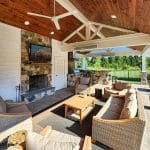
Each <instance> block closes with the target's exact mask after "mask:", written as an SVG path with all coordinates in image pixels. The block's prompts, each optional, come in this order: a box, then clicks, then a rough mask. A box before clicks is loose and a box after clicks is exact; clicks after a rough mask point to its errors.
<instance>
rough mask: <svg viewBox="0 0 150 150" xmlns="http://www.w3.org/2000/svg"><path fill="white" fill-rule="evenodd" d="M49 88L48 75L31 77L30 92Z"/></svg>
mask: <svg viewBox="0 0 150 150" xmlns="http://www.w3.org/2000/svg"><path fill="white" fill-rule="evenodd" d="M47 86H48V78H47V75H45V74H42V75H33V76H30V77H29V91H33V90H37V89H42V88H46V87H47Z"/></svg>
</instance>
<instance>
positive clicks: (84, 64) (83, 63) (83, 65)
mask: <svg viewBox="0 0 150 150" xmlns="http://www.w3.org/2000/svg"><path fill="white" fill-rule="evenodd" d="M82 70H86V57H83V58H82Z"/></svg>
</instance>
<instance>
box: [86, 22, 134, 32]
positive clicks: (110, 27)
mask: <svg viewBox="0 0 150 150" xmlns="http://www.w3.org/2000/svg"><path fill="white" fill-rule="evenodd" d="M89 23H90V24H91V25H92V24H94V25H101V26H102V28H108V29H112V30H117V31H121V32H128V33H136V32H135V31H132V30H128V29H124V28H119V27H114V26H110V25H106V24H102V23H97V22H92V21H90V22H89Z"/></svg>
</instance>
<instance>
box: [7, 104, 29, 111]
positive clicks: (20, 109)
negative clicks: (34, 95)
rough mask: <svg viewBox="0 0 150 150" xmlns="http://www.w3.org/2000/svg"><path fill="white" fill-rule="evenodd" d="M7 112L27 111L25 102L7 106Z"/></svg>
mask: <svg viewBox="0 0 150 150" xmlns="http://www.w3.org/2000/svg"><path fill="white" fill-rule="evenodd" d="M7 112H8V113H22V112H29V110H28V108H27V106H26V105H25V104H22V105H16V106H13V107H9V108H8V110H7Z"/></svg>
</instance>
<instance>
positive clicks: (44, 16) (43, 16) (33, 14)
mask: <svg viewBox="0 0 150 150" xmlns="http://www.w3.org/2000/svg"><path fill="white" fill-rule="evenodd" d="M27 14H28V15H31V16H37V17H42V18H48V19H51V18H52V17H49V16H46V15H41V14H36V13H31V12H27Z"/></svg>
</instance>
